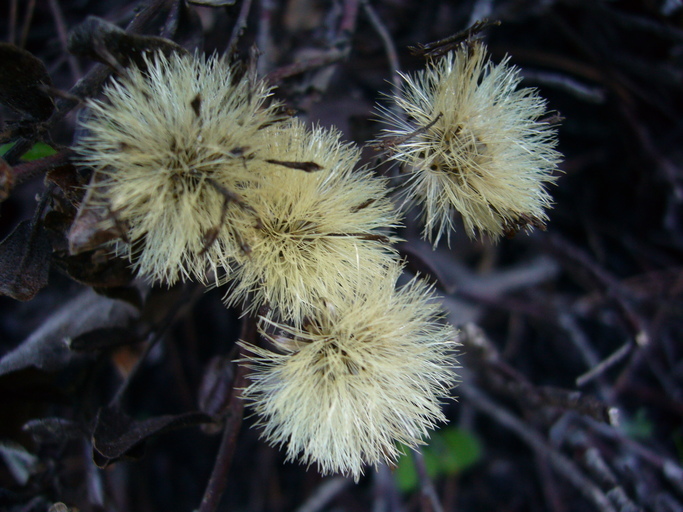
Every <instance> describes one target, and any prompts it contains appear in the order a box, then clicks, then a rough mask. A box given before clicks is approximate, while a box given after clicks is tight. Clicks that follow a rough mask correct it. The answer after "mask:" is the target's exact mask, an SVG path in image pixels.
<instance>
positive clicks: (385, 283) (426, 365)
mask: <svg viewBox="0 0 683 512" xmlns="http://www.w3.org/2000/svg"><path fill="white" fill-rule="evenodd" d="M400 273H401V268H400V266H399V265H395V266H394V267H393V268H392V269H391V270H390V272H389V273H388V274H387V275H386V276H381V277H380V278H376V279H373V280H371V281H369V282H368V283H366V286H364V287H363V288H362V289H358V290H357V293H356V294H355V295H354V296H353V297H352V298H351V299H350V300H348V301H346V302H344V303H340V304H338V305H332V304H329V303H328V304H326V305H325V306H324V307H321V308H319V309H318V310H317V312H316V314H315V315H313V316H312V317H311V318H310V319H309V320H308V322H307V323H306V324H305V325H303V326H301V327H291V326H289V325H284V324H277V323H273V322H268V321H264V322H263V325H262V328H263V329H262V332H263V334H264V336H265V337H266V338H267V339H268V340H269V341H270V343H271V344H272V348H270V349H266V348H259V347H253V346H250V347H248V348H249V350H250V351H251V352H252V353H253V355H252V356H251V357H250V358H249V359H248V364H250V365H251V366H252V367H253V368H254V374H253V382H252V384H251V385H250V386H249V387H248V388H247V389H246V390H245V391H244V396H245V397H246V398H247V399H248V400H250V401H252V402H253V403H254V408H255V410H256V412H257V413H258V414H259V415H260V417H261V423H262V425H263V428H264V432H265V435H266V437H267V438H268V440H269V441H270V442H272V443H274V444H278V445H286V447H287V454H288V456H289V458H290V459H295V458H300V459H301V460H302V461H303V462H305V463H307V464H313V463H317V465H318V468H319V470H320V471H321V472H322V473H329V472H340V473H345V474H350V475H352V476H353V477H354V478H355V479H356V480H357V479H358V478H359V477H360V475H361V474H362V472H363V467H364V465H366V464H368V465H373V464H379V463H380V462H393V461H395V460H396V458H397V457H398V455H399V453H400V452H399V449H398V448H397V445H396V443H397V442H398V443H402V444H404V445H406V446H409V447H415V446H417V445H418V444H421V443H422V439H423V438H424V437H426V436H427V435H428V431H429V430H430V429H431V428H433V427H434V425H435V424H436V423H438V422H442V421H445V418H444V416H443V413H442V412H441V406H440V400H441V399H444V398H446V397H447V396H448V392H449V389H450V388H451V387H452V385H453V383H454V382H453V380H454V373H453V371H452V367H453V366H454V361H453V359H452V350H453V345H454V342H453V340H454V339H455V333H454V331H453V329H452V328H451V327H450V326H449V325H447V324H445V323H443V321H442V320H443V318H442V317H443V314H442V313H441V310H440V308H439V306H438V304H437V303H435V302H434V301H433V297H432V291H431V289H430V287H429V286H428V285H426V284H425V283H424V282H423V281H421V280H417V279H413V280H412V281H411V282H410V283H408V284H407V285H405V286H403V287H402V288H399V289H395V288H394V285H395V283H396V280H397V279H398V276H399V274H400ZM273 332H274V333H273Z"/></svg>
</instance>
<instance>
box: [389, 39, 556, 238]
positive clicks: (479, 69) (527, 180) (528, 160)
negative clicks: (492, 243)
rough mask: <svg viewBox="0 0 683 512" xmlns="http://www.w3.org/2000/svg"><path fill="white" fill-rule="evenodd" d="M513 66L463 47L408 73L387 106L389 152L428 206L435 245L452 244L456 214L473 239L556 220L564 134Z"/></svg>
mask: <svg viewBox="0 0 683 512" xmlns="http://www.w3.org/2000/svg"><path fill="white" fill-rule="evenodd" d="M508 62H509V58H505V59H504V60H503V61H502V62H501V63H500V64H494V63H492V62H491V61H490V60H489V57H488V55H487V52H486V48H485V46H484V45H483V43H481V42H478V41H475V42H472V43H469V44H466V45H462V46H461V47H460V48H459V49H458V50H456V51H452V52H450V53H448V54H447V55H446V56H445V57H443V58H441V59H439V60H437V61H435V62H432V63H430V64H428V66H427V68H426V69H425V70H423V71H420V72H418V73H417V74H415V75H413V76H410V75H403V80H404V87H403V91H402V93H401V94H400V95H397V96H395V97H394V98H393V101H394V103H395V105H396V107H397V109H398V111H397V112H392V111H391V110H390V109H387V108H380V114H379V115H380V117H381V118H382V119H383V120H384V121H385V122H386V123H387V124H388V125H389V126H390V128H389V129H387V130H385V136H384V137H385V138H384V145H386V146H388V147H390V149H391V151H392V154H391V158H392V159H394V160H395V161H398V162H400V163H401V164H402V165H403V168H404V171H405V172H406V173H408V175H409V181H408V183H407V184H406V195H407V197H408V198H409V199H410V201H409V202H414V203H417V204H418V205H420V207H421V208H422V210H423V219H424V231H423V236H424V237H425V238H427V239H429V240H430V241H432V242H433V244H434V246H436V245H437V244H438V242H439V240H440V239H441V237H442V236H443V235H444V234H446V236H447V237H448V238H449V240H450V232H451V231H452V230H453V216H454V214H455V212H458V213H459V214H460V215H461V216H462V220H463V223H464V226H465V229H466V232H467V234H468V235H469V236H470V237H471V238H474V237H476V236H477V233H479V234H486V235H489V236H491V237H492V238H494V239H495V238H498V237H500V236H501V235H504V234H508V235H509V234H514V233H515V232H516V231H518V230H519V229H521V228H525V227H528V228H530V227H533V226H538V227H544V225H545V222H546V221H547V215H546V213H545V209H546V208H548V207H549V206H550V204H551V197H550V195H549V194H548V192H547V191H546V185H547V184H549V183H552V182H553V181H554V180H555V179H556V178H555V177H554V176H553V172H554V171H555V170H556V168H557V164H558V162H559V161H560V156H561V155H560V154H559V153H558V152H557V151H555V149H554V147H555V146H556V144H557V140H556V133H555V129H554V127H553V126H551V125H550V124H548V123H547V122H544V121H542V118H543V117H544V116H545V115H546V102H545V100H544V99H543V98H541V97H540V96H539V95H538V94H537V93H536V92H535V91H534V90H533V89H529V88H521V89H520V88H518V86H519V83H520V81H521V79H522V77H521V76H520V73H519V71H518V70H517V69H516V68H514V67H511V66H509V65H508Z"/></svg>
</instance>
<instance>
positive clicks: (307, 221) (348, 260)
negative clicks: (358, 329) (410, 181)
mask: <svg viewBox="0 0 683 512" xmlns="http://www.w3.org/2000/svg"><path fill="white" fill-rule="evenodd" d="M263 135H264V138H265V139H267V145H266V148H265V150H264V153H265V154H267V155H268V162H270V163H266V164H265V165H264V166H263V167H262V168H261V170H260V174H261V175H262V179H261V181H260V182H259V185H258V186H257V187H252V188H250V189H249V190H245V191H244V197H245V199H246V200H247V201H248V203H249V205H250V206H251V207H252V208H253V214H251V213H249V212H245V214H243V215H241V216H238V218H236V219H235V221H234V226H235V230H236V231H237V232H238V233H239V236H240V239H241V241H242V243H243V245H244V246H245V247H246V248H248V249H247V250H246V251H243V252H241V253H238V254H237V255H236V257H235V260H236V265H235V268H234V269H233V273H232V282H231V285H230V289H229V291H228V293H227V295H226V302H227V303H228V304H229V305H233V304H236V303H244V304H245V307H246V308H247V310H249V311H253V310H256V309H257V308H259V307H260V306H262V305H264V304H266V305H268V306H269V307H270V308H271V309H273V310H275V311H276V312H277V314H278V315H279V318H280V319H282V320H284V321H286V322H290V323H294V324H298V323H300V322H301V321H302V320H303V319H304V318H305V317H307V316H308V315H310V314H311V312H312V310H314V309H315V308H317V307H318V306H319V304H320V302H321V301H322V300H331V301H335V300H341V299H339V297H341V296H343V295H344V294H346V293H348V290H349V289H353V288H354V287H355V286H357V284H358V283H360V282H363V281H365V280H366V279H368V276H372V275H375V274H383V273H385V271H386V268H387V267H388V266H389V265H391V264H393V261H394V259H395V255H394V252H393V249H392V248H391V247H390V245H389V242H390V241H392V239H391V238H390V237H388V236H387V235H386V234H385V233H386V232H387V230H389V229H391V228H392V227H395V226H396V225H397V224H398V213H397V212H396V210H395V208H394V207H393V205H392V203H391V202H390V201H389V200H388V199H387V197H386V194H387V189H386V183H385V181H384V180H382V179H379V178H376V177H374V176H372V174H371V172H370V171H368V170H362V169H361V170H354V166H355V165H356V163H357V162H358V159H359V150H358V149H357V148H356V147H355V146H353V145H351V144H343V143H341V142H340V140H339V133H338V132H336V131H329V130H325V129H323V128H319V127H316V128H312V129H309V128H307V127H306V126H305V125H304V124H303V123H302V122H301V121H298V120H293V121H291V122H289V123H284V124H282V125H278V126H275V127H272V128H269V129H267V130H264V132H263ZM295 167H301V168H305V169H306V170H302V169H300V168H295ZM255 218H256V219H258V221H257V222H255V220H254V219H255Z"/></svg>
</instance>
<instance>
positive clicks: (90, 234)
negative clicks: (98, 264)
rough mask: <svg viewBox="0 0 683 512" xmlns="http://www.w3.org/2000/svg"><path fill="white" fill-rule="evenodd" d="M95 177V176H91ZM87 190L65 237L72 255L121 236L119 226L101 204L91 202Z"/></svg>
mask: <svg viewBox="0 0 683 512" xmlns="http://www.w3.org/2000/svg"><path fill="white" fill-rule="evenodd" d="M93 179H95V177H93ZM91 195H92V194H91V192H90V190H88V192H87V193H86V195H85V197H84V198H83V202H82V203H81V206H80V207H79V208H78V213H77V214H76V218H75V219H74V222H73V224H72V225H71V229H70V230H69V234H68V235H67V238H68V240H69V252H70V253H71V254H72V255H76V254H81V253H83V252H86V251H91V250H93V249H97V248H98V247H100V246H101V245H102V244H104V243H106V242H109V241H111V240H116V239H117V238H121V237H122V236H123V233H122V231H121V227H120V226H119V225H118V224H117V223H116V222H115V219H113V217H112V215H111V213H110V212H109V211H108V210H107V208H104V207H103V206H100V205H96V204H93V203H92V202H91V200H90V197H91Z"/></svg>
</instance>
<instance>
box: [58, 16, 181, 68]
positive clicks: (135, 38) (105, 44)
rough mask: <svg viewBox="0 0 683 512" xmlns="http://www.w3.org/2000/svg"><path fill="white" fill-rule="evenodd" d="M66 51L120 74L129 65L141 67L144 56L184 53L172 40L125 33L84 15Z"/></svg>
mask: <svg viewBox="0 0 683 512" xmlns="http://www.w3.org/2000/svg"><path fill="white" fill-rule="evenodd" d="M68 48H69V51H70V52H71V53H73V54H74V55H79V56H82V57H88V58H90V59H93V60H96V61H98V62H101V63H103V64H106V65H107V66H109V67H111V68H112V69H114V70H115V71H116V72H117V73H120V74H121V73H123V72H124V68H126V67H127V66H129V65H130V64H131V62H132V63H134V64H136V65H137V66H139V67H143V68H144V67H145V61H144V60H143V56H144V55H145V54H146V53H153V52H157V51H160V52H162V53H164V54H165V55H171V54H172V53H174V52H179V53H187V50H185V49H184V48H183V47H182V46H179V45H177V44H176V43H174V42H173V41H170V40H168V39H164V38H163V37H153V36H141V35H136V34H129V33H127V32H126V31H125V30H123V29H121V28H119V27H117V26H116V25H114V24H112V23H109V22H108V21H105V20H103V19H101V18H98V17H96V16H88V18H87V19H86V20H85V21H84V22H83V23H81V24H80V25H78V26H77V27H76V28H75V29H74V30H73V31H72V32H71V34H69V42H68Z"/></svg>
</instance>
